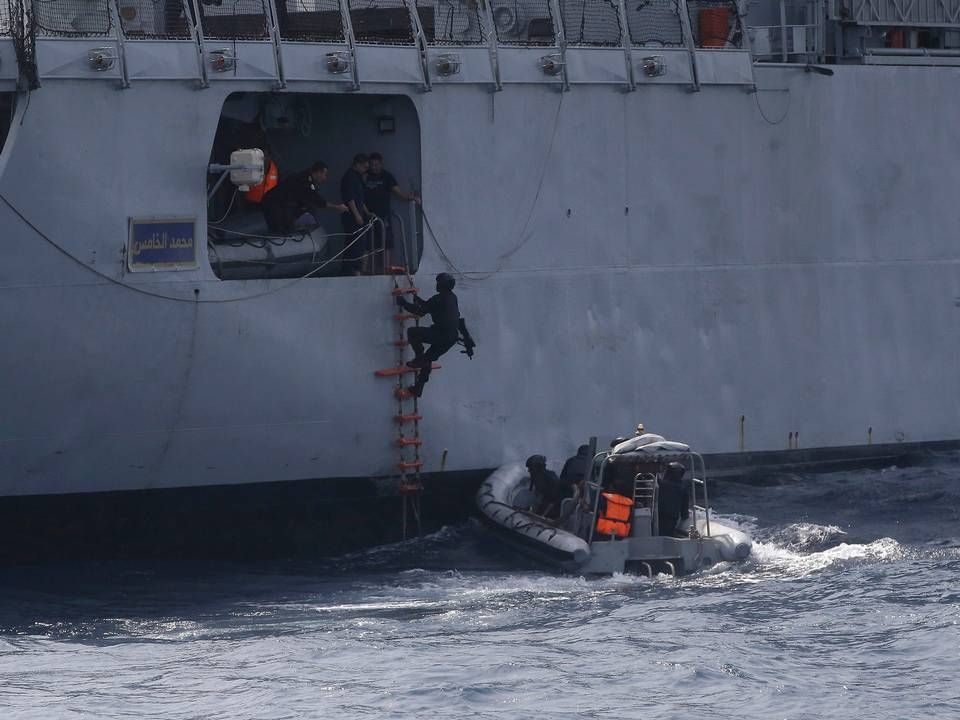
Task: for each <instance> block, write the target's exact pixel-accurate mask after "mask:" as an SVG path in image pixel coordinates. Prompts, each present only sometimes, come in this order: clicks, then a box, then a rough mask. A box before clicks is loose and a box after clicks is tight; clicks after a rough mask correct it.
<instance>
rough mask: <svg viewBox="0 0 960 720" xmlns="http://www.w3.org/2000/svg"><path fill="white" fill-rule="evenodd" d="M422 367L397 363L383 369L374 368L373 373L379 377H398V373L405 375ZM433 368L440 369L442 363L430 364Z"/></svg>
mask: <svg viewBox="0 0 960 720" xmlns="http://www.w3.org/2000/svg"><path fill="white" fill-rule="evenodd" d="M419 369H420V368H412V367H407V366H406V365H397V366H396V367H391V368H383V369H382V370H374V371H373V374H374V375H376V376H377V377H396V376H397V375H403V374H404V373H415V372H417V371H418V370H419ZM430 369H431V370H439V369H440V363H433V364H432V365H431V366H430Z"/></svg>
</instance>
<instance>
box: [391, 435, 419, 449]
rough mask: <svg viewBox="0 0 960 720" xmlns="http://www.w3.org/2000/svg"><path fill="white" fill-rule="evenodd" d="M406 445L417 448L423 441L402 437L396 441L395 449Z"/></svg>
mask: <svg viewBox="0 0 960 720" xmlns="http://www.w3.org/2000/svg"><path fill="white" fill-rule="evenodd" d="M408 445H415V446H417V447H419V446H421V445H423V440H420V439H418V438H407V437H402V438H399V439H398V440H397V447H407V446H408Z"/></svg>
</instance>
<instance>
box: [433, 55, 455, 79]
mask: <svg viewBox="0 0 960 720" xmlns="http://www.w3.org/2000/svg"><path fill="white" fill-rule="evenodd" d="M436 66H437V73H438V74H439V75H442V76H443V77H449V76H450V75H456V74H457V73H459V72H460V56H459V55H457V54H456V53H445V54H444V55H438V56H437V59H436Z"/></svg>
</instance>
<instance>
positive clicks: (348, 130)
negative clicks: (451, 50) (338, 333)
mask: <svg viewBox="0 0 960 720" xmlns="http://www.w3.org/2000/svg"><path fill="white" fill-rule="evenodd" d="M258 150H259V151H262V161H260V162H262V163H263V167H264V173H263V175H262V177H263V180H262V182H258V183H256V184H252V185H242V184H240V185H238V184H234V183H236V182H237V181H236V180H234V183H231V182H225V179H226V174H225V173H224V174H222V175H218V174H217V173H211V175H210V177H209V181H208V186H207V193H208V198H209V203H208V208H207V227H208V235H207V239H208V244H207V249H208V257H209V261H210V265H211V267H212V269H213V272H214V273H215V274H216V276H217V277H218V278H220V279H221V280H253V279H272V278H300V277H313V278H319V277H330V276H337V275H357V274H380V273H383V272H385V271H386V269H387V268H388V267H390V266H391V265H402V266H403V267H405V268H407V269H408V270H409V271H411V272H414V271H415V270H416V268H417V266H418V264H419V260H420V256H421V254H422V240H421V235H422V233H421V222H422V220H421V217H420V213H419V211H418V206H417V204H416V203H415V202H413V201H412V200H411V198H413V197H419V188H420V185H421V182H420V126H419V120H418V118H417V112H416V109H415V108H414V106H413V103H412V102H411V101H410V99H409V98H407V97H406V96H401V95H364V96H356V95H352V96H345V95H329V94H326V95H325V94H308V93H297V94H285V95H282V96H278V95H276V94H275V93H267V92H264V93H234V94H233V95H231V96H230V97H228V98H227V100H226V101H225V103H224V105H223V109H222V112H221V116H220V122H219V125H218V127H217V133H216V137H215V138H214V142H213V149H212V151H211V155H210V162H211V166H213V167H216V168H217V169H220V168H223V167H227V166H229V165H230V163H231V159H232V158H236V157H238V155H237V152H238V151H246V152H250V151H253V152H256V151H258ZM358 156H370V158H368V159H367V160H366V161H364V162H363V163H356V162H354V161H355V160H356V158H357V157H358ZM378 156H379V157H378ZM257 157H258V158H260V156H259V155H257ZM301 185H302V187H301ZM354 195H356V196H357V197H356V198H354ZM351 200H352V201H353V206H352V207H351V206H350V202H351ZM354 210H355V211H356V213H355V212H354Z"/></svg>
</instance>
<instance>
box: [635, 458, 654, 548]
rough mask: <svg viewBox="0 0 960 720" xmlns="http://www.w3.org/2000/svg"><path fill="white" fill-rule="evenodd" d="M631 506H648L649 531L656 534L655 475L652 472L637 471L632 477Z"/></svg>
mask: <svg viewBox="0 0 960 720" xmlns="http://www.w3.org/2000/svg"><path fill="white" fill-rule="evenodd" d="M633 507H634V510H636V509H637V508H641V507H643V508H650V533H651V534H652V535H657V534H659V533H658V525H659V523H658V522H657V477H656V475H653V474H652V473H638V474H637V475H635V476H634V478H633Z"/></svg>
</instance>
